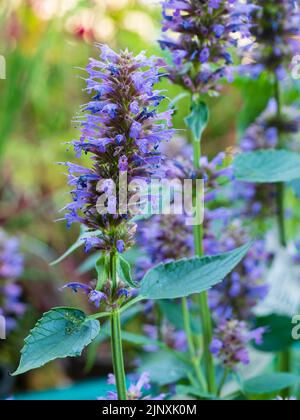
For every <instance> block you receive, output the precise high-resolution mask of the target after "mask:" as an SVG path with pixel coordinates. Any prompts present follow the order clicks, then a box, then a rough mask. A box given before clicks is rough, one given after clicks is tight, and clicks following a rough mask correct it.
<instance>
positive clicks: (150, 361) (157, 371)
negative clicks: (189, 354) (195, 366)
mask: <svg viewBox="0 0 300 420" xmlns="http://www.w3.org/2000/svg"><path fill="white" fill-rule="evenodd" d="M191 371H192V370H191V367H190V366H189V365H188V364H186V363H184V362H183V361H181V360H179V359H178V357H176V355H175V354H172V353H169V352H166V351H163V350H160V351H158V352H155V353H149V354H146V355H142V356H141V368H140V369H139V372H141V373H142V372H149V375H150V379H151V382H153V383H155V384H158V385H159V386H164V385H168V384H173V383H176V382H178V381H179V380H180V379H183V378H186V377H187V375H188V374H189V372H191Z"/></svg>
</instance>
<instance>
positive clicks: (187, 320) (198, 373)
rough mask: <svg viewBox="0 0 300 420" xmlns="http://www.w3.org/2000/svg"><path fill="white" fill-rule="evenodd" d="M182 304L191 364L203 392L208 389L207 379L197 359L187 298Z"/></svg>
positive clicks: (183, 299)
mask: <svg viewBox="0 0 300 420" xmlns="http://www.w3.org/2000/svg"><path fill="white" fill-rule="evenodd" d="M181 302H182V315H183V323H184V330H185V334H186V337H187V342H188V348H189V353H190V358H191V362H192V365H193V367H194V370H195V374H196V376H197V379H198V381H199V383H200V385H201V386H202V388H203V390H204V391H206V390H207V387H206V382H205V378H204V376H203V373H202V369H201V365H200V360H199V358H198V357H197V352H196V348H195V344H194V340H193V334H192V329H191V319H190V313H189V308H188V301H187V298H182V300H181Z"/></svg>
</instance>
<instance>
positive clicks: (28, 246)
mask: <svg viewBox="0 0 300 420" xmlns="http://www.w3.org/2000/svg"><path fill="white" fill-rule="evenodd" d="M160 13H161V12H160V7H159V4H158V1H155V0H63V1H62V0H0V55H2V56H4V57H5V59H6V66H7V69H6V72H7V75H6V76H7V77H6V80H0V98H1V99H0V103H1V108H0V170H1V177H0V224H1V226H4V228H5V229H6V230H7V231H8V232H9V233H10V234H15V235H16V236H18V237H19V238H20V239H21V241H22V250H23V252H24V254H25V260H26V270H25V273H24V275H23V278H22V280H21V281H22V285H23V287H24V298H25V299H26V301H27V302H28V306H29V310H28V311H27V314H26V316H25V317H24V318H23V319H22V320H21V322H20V326H19V329H18V330H17V331H16V332H15V333H14V334H13V336H12V337H10V339H9V340H7V341H5V342H4V341H1V342H0V346H1V347H0V364H1V365H6V366H14V367H15V366H16V362H17V359H18V354H19V349H20V346H21V344H22V340H23V338H24V336H25V335H27V333H28V330H29V329H30V328H31V327H32V325H33V324H34V322H35V321H36V319H37V318H38V317H39V316H40V314H41V313H42V312H44V311H47V310H49V309H50V308H51V307H53V306H58V305H62V304H64V305H72V304H73V305H75V304H76V303H79V302H78V301H77V302H76V300H77V299H76V296H75V297H74V296H73V295H71V294H69V293H65V294H62V293H61V292H59V287H60V286H62V285H63V284H65V283H66V282H68V281H78V280H80V281H84V280H87V281H89V280H92V279H93V275H94V274H93V272H90V271H89V272H87V273H86V272H85V273H83V274H82V273H81V272H80V270H78V267H80V265H81V264H82V263H83V261H84V260H85V255H84V254H83V252H82V251H81V250H78V251H76V253H74V254H73V255H71V256H70V257H69V258H67V259H66V260H65V261H64V262H63V263H62V264H60V265H59V266H56V267H50V266H49V263H50V262H51V261H53V260H54V259H56V258H57V257H58V256H59V255H61V254H62V253H63V252H64V251H65V250H66V249H67V248H68V247H69V246H70V245H71V244H72V243H73V242H74V241H75V240H76V237H77V236H78V229H77V228H76V227H74V228H72V230H71V231H69V232H68V231H67V230H66V226H65V223H64V222H57V223H55V220H56V219H59V218H60V217H61V216H60V213H59V211H60V209H61V208H62V207H63V206H64V204H65V203H66V202H67V201H68V199H69V197H68V192H69V188H68V187H67V183H66V176H65V174H64V170H63V169H62V167H60V166H58V165H57V164H56V163H57V162H62V161H65V160H72V159H73V154H72V153H68V151H67V149H68V146H67V145H66V144H65V143H67V142H68V141H70V140H73V139H74V138H76V137H78V133H77V131H76V127H74V124H72V119H73V117H74V116H75V115H76V113H77V112H78V111H79V107H80V105H81V104H82V103H85V102H86V97H85V93H84V92H83V86H84V83H83V80H82V79H81V78H82V77H84V72H82V71H81V70H80V69H82V68H84V67H85V66H86V64H87V62H88V58H89V57H92V56H93V57H95V56H96V55H97V49H96V48H95V47H94V43H95V42H98V43H108V44H109V45H110V46H111V47H113V48H116V49H125V48H128V49H129V50H132V51H134V52H135V53H139V52H140V51H141V50H147V51H148V52H149V54H153V53H155V54H160V55H162V54H163V53H162V52H161V51H160V49H159V47H158V43H157V42H156V40H157V39H158V38H159V36H160V20H161V17H160ZM260 83H261V85H260V86H258V85H257V83H254V84H253V82H247V81H244V80H237V81H236V82H235V83H234V84H232V85H229V86H226V88H225V91H224V93H223V94H222V95H221V96H220V97H219V98H217V99H211V100H210V102H211V104H210V108H211V110H212V111H211V120H210V124H209V127H208V130H207V131H206V133H205V143H204V144H206V146H205V147H206V150H205V152H206V153H207V154H209V155H215V154H216V153H217V152H219V151H220V150H224V149H226V148H229V147H233V146H234V145H235V144H236V140H237V139H236V132H237V131H236V125H237V119H238V128H239V130H238V132H239V133H241V132H242V131H243V130H244V129H245V127H247V126H248V125H249V123H250V122H251V121H253V120H254V119H255V117H256V116H257V115H258V114H259V113H260V112H261V111H262V110H263V109H264V107H265V105H266V103H267V102H268V99H269V95H270V92H269V89H270V85H269V83H268V81H267V80H262V81H260ZM162 89H167V91H168V93H167V96H168V97H169V98H170V100H172V99H173V98H174V97H176V95H178V94H180V93H181V91H180V89H179V88H176V87H174V86H171V85H170V84H169V83H168V82H167V81H164V82H162ZM258 89H259V91H260V93H261V94H260V95H257V91H258ZM289 92H290V91H289ZM291 92H292V93H289V96H288V97H287V101H293V100H294V99H295V95H294V94H293V90H291ZM188 111H189V101H188V99H184V100H182V103H181V106H180V111H178V112H177V113H176V114H175V118H174V124H175V127H176V128H178V129H182V130H183V129H184V128H185V127H184V122H183V120H184V117H185V116H186V115H187V114H188ZM182 134H183V135H184V132H183V133H182ZM81 271H86V270H81ZM80 304H81V305H82V300H80ZM86 309H87V310H88V308H86ZM84 367H85V360H84V358H82V359H79V360H67V361H64V362H58V363H52V364H50V365H48V366H47V367H45V368H44V369H41V370H39V371H34V372H31V373H30V374H28V375H27V376H25V377H22V378H20V379H18V383H17V384H16V386H17V387H16V389H17V390H40V389H44V388H51V387H57V386H58V385H66V384H68V383H69V382H70V379H79V378H82V377H83V376H84ZM110 370H111V367H110V355H109V353H108V348H107V347H106V346H105V345H103V346H102V347H101V349H100V353H99V354H98V357H97V363H96V367H95V368H94V369H93V370H92V371H91V373H90V374H91V375H92V376H94V377H98V376H99V375H102V376H103V375H105V374H106V373H108V372H110ZM4 375H6V374H5V373H4ZM5 377H6V378H7V376H5ZM0 381H1V384H2V382H3V378H2V379H0ZM3 383H4V385H3V386H5V387H8V389H10V388H9V386H10V384H9V383H8V382H7V380H6V381H4V382H3ZM1 386H2V385H1ZM8 389H3V388H1V390H0V393H2V394H4V393H5V391H8ZM99 393H100V392H99Z"/></svg>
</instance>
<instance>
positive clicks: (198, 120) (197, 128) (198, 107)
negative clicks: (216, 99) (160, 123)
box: [185, 99, 209, 142]
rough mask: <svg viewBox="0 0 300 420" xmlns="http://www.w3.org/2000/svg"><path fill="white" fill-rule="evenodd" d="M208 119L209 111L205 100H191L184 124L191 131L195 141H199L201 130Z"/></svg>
mask: <svg viewBox="0 0 300 420" xmlns="http://www.w3.org/2000/svg"><path fill="white" fill-rule="evenodd" d="M208 120H209V111H208V107H207V105H206V103H205V102H203V101H202V100H199V99H197V100H195V101H193V102H192V109H191V114H190V115H189V116H188V117H187V118H186V119H185V123H186V125H187V126H188V127H189V129H190V130H191V131H192V133H193V136H194V138H195V140H196V141H199V142H200V141H201V138H202V134H203V131H204V130H205V129H206V127H207V124H208Z"/></svg>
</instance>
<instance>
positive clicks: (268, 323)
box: [255, 314, 295, 352]
mask: <svg viewBox="0 0 300 420" xmlns="http://www.w3.org/2000/svg"><path fill="white" fill-rule="evenodd" d="M255 326H256V327H257V328H260V327H265V328H266V329H267V330H266V332H265V334H264V340H263V343H262V344H260V345H259V346H257V348H258V350H259V351H265V352H280V351H284V350H286V349H288V348H289V347H290V346H292V345H293V343H294V342H295V340H293V338H292V335H291V319H290V317H288V316H282V315H277V314H272V315H268V316H264V317H259V318H257V319H256V321H255Z"/></svg>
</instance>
